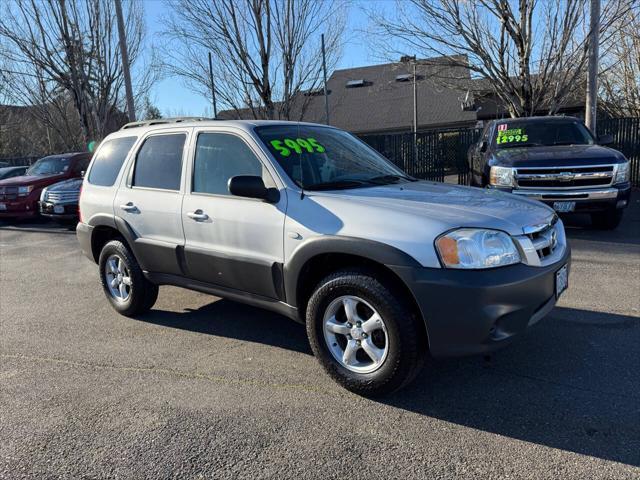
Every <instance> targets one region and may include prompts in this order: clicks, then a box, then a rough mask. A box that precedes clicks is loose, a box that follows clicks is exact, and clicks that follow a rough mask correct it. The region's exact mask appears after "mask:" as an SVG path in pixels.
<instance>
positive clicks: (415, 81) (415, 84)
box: [413, 57, 418, 138]
mask: <svg viewBox="0 0 640 480" xmlns="http://www.w3.org/2000/svg"><path fill="white" fill-rule="evenodd" d="M417 63H418V62H416V58H415V57H413V137H414V138H415V137H416V136H417V134H418V78H417V75H416V64H417Z"/></svg>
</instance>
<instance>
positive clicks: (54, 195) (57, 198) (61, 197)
mask: <svg viewBox="0 0 640 480" xmlns="http://www.w3.org/2000/svg"><path fill="white" fill-rule="evenodd" d="M79 198H80V193H79V192H77V191H70V192H55V191H54V192H47V193H46V194H45V198H44V200H45V201H48V202H74V201H77V200H78V199H79Z"/></svg>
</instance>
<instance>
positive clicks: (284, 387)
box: [0, 191, 640, 479]
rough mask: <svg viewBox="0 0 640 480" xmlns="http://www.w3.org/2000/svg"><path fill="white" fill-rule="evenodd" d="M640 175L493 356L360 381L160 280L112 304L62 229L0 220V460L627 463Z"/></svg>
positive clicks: (582, 234)
mask: <svg viewBox="0 0 640 480" xmlns="http://www.w3.org/2000/svg"><path fill="white" fill-rule="evenodd" d="M639 200H640V192H637V191H636V192H635V196H634V197H633V205H632V207H631V208H630V210H629V211H628V212H627V215H626V217H625V220H624V223H623V225H622V226H621V227H620V228H619V229H618V230H617V231H615V232H599V231H595V230H591V229H588V228H585V227H584V226H583V225H584V222H583V221H582V220H581V219H579V218H578V219H576V220H575V221H573V222H571V224H572V226H570V227H569V228H568V234H569V239H570V243H571V246H572V248H573V270H572V273H571V277H570V290H569V291H568V292H567V293H566V294H565V295H564V296H563V297H562V298H561V301H560V302H559V305H558V306H557V307H556V308H555V309H554V310H553V312H552V313H551V314H550V316H549V317H547V318H546V319H545V320H544V321H542V322H541V323H539V324H538V325H537V326H536V327H535V328H533V329H532V330H531V331H530V332H528V334H527V335H526V336H525V337H524V338H522V339H520V340H519V341H518V342H516V343H515V344H514V345H512V346H510V347H509V348H507V349H505V350H503V351H501V352H499V353H497V354H495V355H494V356H493V357H492V358H491V359H490V360H487V359H483V358H465V359H453V360H446V361H437V362H433V361H432V362H430V363H429V364H428V365H427V367H426V368H425V370H424V371H423V372H422V374H421V375H420V376H419V378H418V380H417V381H416V382H415V383H414V384H413V385H411V386H410V387H409V388H407V389H405V390H403V391H401V392H399V393H397V394H395V395H394V396H392V397H389V398H385V399H381V400H377V401H373V400H368V399H364V398H360V397H357V396H355V395H352V394H350V393H348V392H346V391H344V390H342V389H341V388H340V387H338V386H337V385H336V384H334V383H333V382H332V381H331V380H330V379H329V378H328V377H327V376H326V375H325V374H324V373H323V372H322V371H321V368H320V366H319V365H318V364H317V363H316V361H315V360H314V358H313V357H312V355H311V353H310V350H309V347H308V345H307V341H306V336H305V331H304V328H303V327H302V326H300V325H297V324H295V323H293V322H291V321H290V320H287V319H285V318H283V317H280V316H278V315H275V314H272V313H267V312H263V311H261V310H257V309H254V308H250V307H246V306H242V305H239V304H235V303H233V302H230V301H227V300H218V299H216V298H215V297H210V296H206V295H203V294H199V293H194V292H188V291H186V290H180V289H177V288H173V287H162V288H161V289H160V297H159V301H158V303H157V304H156V306H155V308H154V310H153V311H152V312H150V313H149V314H147V315H145V316H144V317H142V318H140V319H137V320H132V319H127V318H124V317H121V316H118V315H117V314H116V313H115V312H114V311H113V310H112V309H111V308H110V307H109V304H108V303H107V301H106V300H105V298H104V297H103V293H102V291H101V289H100V286H99V283H98V276H97V271H96V266H95V265H94V264H92V263H90V262H89V261H88V260H86V259H85V258H84V257H82V256H81V254H80V252H79V249H78V246H77V243H76V239H75V235H74V234H73V232H70V231H68V230H67V229H65V228H59V227H55V226H50V225H48V224H44V223H39V224H33V225H32V224H18V225H16V226H11V225H7V224H3V225H2V226H0V320H1V323H0V385H1V388H0V477H1V478H7V479H17V478H27V477H28V478H36V477H37V478H168V477H183V478H237V477H242V478H300V477H303V478H362V477H368V478H430V479H438V478H453V477H456V478H502V477H508V478H535V479H540V478H576V479H578V478H579V479H584V478H611V479H623V478H636V479H637V478H640V201H639Z"/></svg>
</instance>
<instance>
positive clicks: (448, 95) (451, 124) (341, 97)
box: [218, 57, 584, 135]
mask: <svg viewBox="0 0 640 480" xmlns="http://www.w3.org/2000/svg"><path fill="white" fill-rule="evenodd" d="M455 60H456V63H453V62H452V57H439V58H433V59H427V60H418V65H417V67H416V79H417V82H416V88H417V106H418V108H417V111H418V130H432V129H444V128H464V127H473V126H476V125H478V122H479V121H483V120H488V119H493V118H502V117H507V116H508V114H507V113H506V110H505V109H504V108H503V107H502V106H501V105H500V101H499V99H498V98H497V97H496V96H495V94H493V93H492V91H491V89H490V88H487V89H486V91H485V89H483V88H482V86H483V85H484V84H487V85H488V86H490V85H489V84H488V83H487V81H486V80H480V79H472V78H471V73H470V70H469V69H468V68H465V67H463V66H460V63H461V62H460V58H455ZM327 90H328V92H329V95H328V98H329V117H330V123H331V125H333V126H336V127H339V128H342V129H343V130H347V131H350V132H352V133H356V134H359V135H363V134H375V133H394V132H407V131H411V130H412V129H413V66H412V65H411V64H409V63H403V62H397V63H385V64H381V65H371V66H366V67H356V68H347V69H341V70H336V71H334V72H333V74H332V75H331V77H330V78H329V79H328V80H327ZM471 92H476V93H475V95H474V94H473V93H471ZM465 101H466V102H467V106H473V109H463V108H462V106H463V105H462V104H463V102H465ZM580 110H584V103H582V102H580V101H575V99H574V101H572V103H571V105H568V106H567V108H565V109H562V110H561V111H560V113H567V114H573V115H575V114H579V111H580ZM541 114H544V113H543V112H541ZM218 117H219V118H221V119H233V118H243V119H250V118H253V117H252V115H251V111H250V110H249V109H246V110H240V111H235V110H227V111H224V112H220V114H219V115H218ZM289 118H290V119H291V120H303V121H306V122H315V123H324V122H325V104H324V96H323V89H322V88H319V89H316V90H314V91H310V92H305V93H304V94H301V95H300V97H299V99H298V100H297V101H295V102H294V105H293V108H292V111H291V115H290V117H289Z"/></svg>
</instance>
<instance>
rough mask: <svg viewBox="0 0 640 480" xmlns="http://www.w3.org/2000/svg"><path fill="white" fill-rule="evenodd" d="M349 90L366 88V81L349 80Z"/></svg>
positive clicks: (347, 85)
mask: <svg viewBox="0 0 640 480" xmlns="http://www.w3.org/2000/svg"><path fill="white" fill-rule="evenodd" d="M346 87H347V88H357V87H364V79H362V78H361V79H359V80H349V81H348V82H347V84H346Z"/></svg>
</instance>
